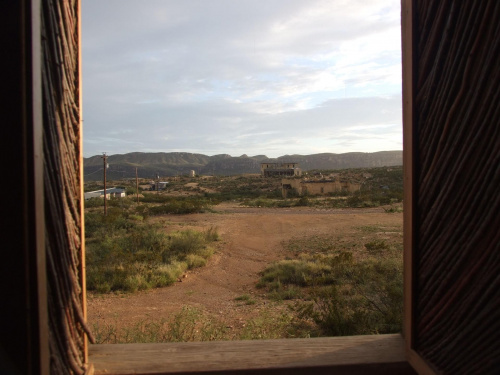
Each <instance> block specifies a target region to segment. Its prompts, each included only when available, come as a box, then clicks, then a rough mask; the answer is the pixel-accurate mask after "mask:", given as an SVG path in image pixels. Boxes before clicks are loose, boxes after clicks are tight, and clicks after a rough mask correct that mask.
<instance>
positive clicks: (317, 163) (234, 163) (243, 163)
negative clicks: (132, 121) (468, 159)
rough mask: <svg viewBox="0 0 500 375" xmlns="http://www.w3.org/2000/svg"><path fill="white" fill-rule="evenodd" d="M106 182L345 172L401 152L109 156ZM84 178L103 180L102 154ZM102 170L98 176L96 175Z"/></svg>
mask: <svg viewBox="0 0 500 375" xmlns="http://www.w3.org/2000/svg"><path fill="white" fill-rule="evenodd" d="M107 162H108V164H109V167H108V169H107V172H106V174H107V179H110V180H113V179H123V178H134V177H135V171H136V168H137V173H138V176H139V177H140V178H155V176H156V175H157V174H158V175H160V177H169V176H178V175H185V174H188V173H189V171H191V170H194V171H195V172H196V174H198V175H219V176H220V175H223V176H230V175H237V174H243V173H260V163H262V162H294V163H299V165H300V168H301V169H302V170H303V171H309V170H313V169H322V170H325V169H346V168H371V167H383V166H395V165H402V164H403V152H402V151H379V152H371V153H370V152H348V153H344V154H333V153H321V154H312V155H284V156H280V157H278V158H268V157H267V156H265V155H256V156H247V155H241V156H230V155H227V154H220V155H214V156H207V155H203V154H192V153H189V152H155V153H145V152H131V153H128V154H116V155H109V156H108V157H107ZM83 166H84V179H85V180H86V181H95V180H101V179H102V171H103V159H102V156H101V155H96V156H92V157H89V158H84V159H83ZM99 171H101V173H99Z"/></svg>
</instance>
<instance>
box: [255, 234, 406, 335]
mask: <svg viewBox="0 0 500 375" xmlns="http://www.w3.org/2000/svg"><path fill="white" fill-rule="evenodd" d="M387 229H388V228H377V227H360V228H358V230H359V231H360V234H363V236H360V240H358V241H352V240H351V241H350V242H344V241H342V240H341V239H340V238H328V237H311V238H308V239H295V240H292V241H290V242H289V243H287V244H285V246H286V248H287V249H288V250H289V251H290V254H291V257H290V258H289V259H284V260H281V261H279V262H276V263H273V264H271V265H270V266H268V267H267V268H266V269H265V270H264V271H263V272H262V273H261V278H260V280H259V282H258V284H257V286H258V287H259V288H265V290H267V292H268V298H270V299H273V300H294V301H295V304H294V305H291V306H292V308H293V310H294V311H295V313H296V314H297V317H298V318H300V319H302V320H304V321H305V322H311V323H313V328H312V330H311V335H315V336H342V335H359V334H372V333H394V332H399V331H400V330H401V324H402V322H401V319H402V308H403V279H402V267H403V262H402V246H401V232H400V230H399V231H397V230H396V231H395V230H394V228H390V229H389V230H387ZM381 235H383V237H384V239H381V238H379V237H381ZM367 239H369V240H368V241H367Z"/></svg>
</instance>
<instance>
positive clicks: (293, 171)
mask: <svg viewBox="0 0 500 375" xmlns="http://www.w3.org/2000/svg"><path fill="white" fill-rule="evenodd" d="M260 174H261V176H263V177H273V176H301V175H302V171H301V169H300V168H299V163H294V162H289V163H260Z"/></svg>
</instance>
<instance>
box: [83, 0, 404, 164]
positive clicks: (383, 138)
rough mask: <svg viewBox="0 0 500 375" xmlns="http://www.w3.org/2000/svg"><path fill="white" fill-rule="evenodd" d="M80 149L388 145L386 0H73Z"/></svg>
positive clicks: (391, 94)
mask: <svg viewBox="0 0 500 375" xmlns="http://www.w3.org/2000/svg"><path fill="white" fill-rule="evenodd" d="M82 9H83V13H82V14H83V16H82V30H83V47H82V54H83V119H84V156H85V157H89V156H92V155H97V154H101V153H102V152H107V153H108V154H109V155H112V154H124V153H128V152H134V151H139V152H173V151H184V152H193V153H202V154H206V155H215V154H222V153H224V154H230V155H232V156H240V155H242V154H247V155H249V156H254V155H262V154H264V155H267V156H269V157H277V156H281V155H285V154H288V155H291V154H303V155H306V154H314V153H320V152H333V153H344V152H351V151H361V152H374V151H382V150H401V149H402V129H401V123H402V120H401V113H402V112H401V109H402V105H401V40H400V39H401V36H400V0H147V1H146V0H133V1H131V0H83V1H82Z"/></svg>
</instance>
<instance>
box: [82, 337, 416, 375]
mask: <svg viewBox="0 0 500 375" xmlns="http://www.w3.org/2000/svg"><path fill="white" fill-rule="evenodd" d="M89 362H90V364H91V365H92V366H93V368H94V372H95V374H115V375H118V374H200V373H203V374H220V373H224V374H230V373H238V374H250V373H267V374H281V373H283V374H310V373H314V374H323V373H325V374H326V373H332V371H334V370H335V374H415V372H414V371H413V370H412V368H411V367H410V366H409V365H408V363H407V362H406V360H405V353H404V341H403V338H402V337H401V336H400V335H371V336H349V337H327V338H312V339H285V340H254V341H215V342H190V343H165V344H103V345H91V346H90V350H89Z"/></svg>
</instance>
